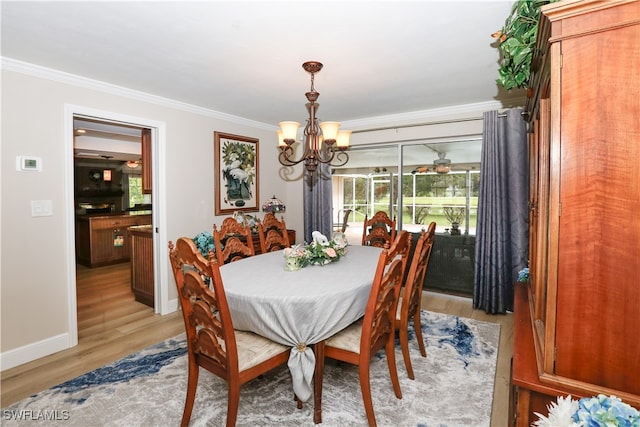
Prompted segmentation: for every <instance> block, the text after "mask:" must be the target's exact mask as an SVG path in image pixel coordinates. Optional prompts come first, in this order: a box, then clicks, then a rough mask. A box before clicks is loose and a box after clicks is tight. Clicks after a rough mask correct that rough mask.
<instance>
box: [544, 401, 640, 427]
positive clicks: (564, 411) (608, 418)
mask: <svg viewBox="0 0 640 427" xmlns="http://www.w3.org/2000/svg"><path fill="white" fill-rule="evenodd" d="M548 409H549V416H544V415H542V414H539V413H537V412H536V413H535V414H536V415H537V416H538V417H539V419H538V420H537V421H535V422H534V423H533V425H534V426H536V427H640V412H638V410H637V409H635V408H633V407H632V406H630V405H628V404H626V403H624V402H623V401H622V400H620V399H619V398H618V397H616V396H609V397H608V396H605V395H604V394H599V395H598V396H597V397H585V398H582V399H580V400H579V401H576V400H572V399H571V396H567V397H562V396H559V397H558V402H557V403H555V402H553V403H551V405H549V406H548Z"/></svg>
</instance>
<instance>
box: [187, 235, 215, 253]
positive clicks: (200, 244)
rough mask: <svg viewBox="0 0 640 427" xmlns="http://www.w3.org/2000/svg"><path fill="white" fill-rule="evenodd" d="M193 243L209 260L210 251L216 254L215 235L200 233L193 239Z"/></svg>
mask: <svg viewBox="0 0 640 427" xmlns="http://www.w3.org/2000/svg"><path fill="white" fill-rule="evenodd" d="M192 240H193V243H195V244H196V248H198V251H200V253H201V254H202V256H203V257H205V258H207V259H208V258H209V251H212V252H215V250H216V248H215V244H214V242H213V234H211V233H209V232H208V231H204V232H202V233H198V234H197V235H196V237H194V238H193V239H192Z"/></svg>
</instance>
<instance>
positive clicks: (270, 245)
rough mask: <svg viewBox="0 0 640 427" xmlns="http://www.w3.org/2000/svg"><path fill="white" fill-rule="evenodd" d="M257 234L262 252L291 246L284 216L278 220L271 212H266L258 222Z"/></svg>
mask: <svg viewBox="0 0 640 427" xmlns="http://www.w3.org/2000/svg"><path fill="white" fill-rule="evenodd" d="M258 236H259V237H260V248H261V250H262V253H267V252H273V251H279V250H282V249H285V248H289V247H291V242H289V233H287V225H286V224H285V221H284V218H282V219H281V220H278V219H277V218H276V216H275V214H273V213H272V212H267V213H266V214H265V215H264V218H263V219H262V221H260V222H258Z"/></svg>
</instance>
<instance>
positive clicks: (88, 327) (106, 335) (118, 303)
mask: <svg viewBox="0 0 640 427" xmlns="http://www.w3.org/2000/svg"><path fill="white" fill-rule="evenodd" d="M77 294H78V345H77V346H76V347H73V348H70V349H67V350H63V351H60V352H58V353H55V354H52V355H50V356H47V357H43V358H41V359H38V360H34V361H32V362H29V363H25V364H24V365H20V366H17V367H15V368H13V369H9V370H6V371H4V372H2V376H1V378H2V380H1V389H2V392H1V403H0V406H2V407H5V406H7V405H10V404H12V403H14V402H16V401H18V400H20V399H23V398H25V397H27V396H29V395H31V394H34V393H37V392H39V391H42V390H45V389H47V388H49V387H52V386H54V385H57V384H60V383H62V382H64V381H66V380H69V379H71V378H74V377H76V376H78V375H81V374H83V373H86V372H89V371H91V370H93V369H96V368H99V367H101V366H103V365H105V364H107V363H110V362H113V361H115V360H118V359H120V358H121V357H124V356H126V355H128V354H130V353H133V352H135V351H138V350H140V349H142V348H144V347H147V346H149V345H151V344H155V343H157V342H159V341H161V340H163V339H166V338H170V337H173V336H175V335H177V334H179V333H181V332H183V331H184V325H183V322H182V316H181V313H180V312H175V313H172V314H169V315H166V316H160V315H156V314H154V313H153V309H152V308H150V307H148V306H146V305H144V304H141V303H138V302H136V301H135V300H134V298H133V294H132V293H131V289H130V280H129V264H128V263H125V264H117V265H113V266H107V267H100V268H93V269H89V268H86V267H82V266H79V267H78V274H77ZM422 307H423V308H424V309H426V310H430V311H434V312H440V313H447V314H452V315H456V316H461V317H467V318H472V319H477V320H482V321H485V322H493V323H498V324H500V326H501V333H500V346H499V349H498V364H497V370H496V378H495V388H494V395H493V408H492V417H491V426H493V427H502V426H507V425H508V422H507V418H508V409H509V374H510V366H511V356H512V354H513V315H512V314H506V315H488V314H486V313H485V312H484V311H481V310H474V309H473V308H472V304H471V300H470V299H468V298H462V297H458V296H451V295H445V294H439V293H432V292H425V294H424V297H423V304H422ZM461 404H463V402H461Z"/></svg>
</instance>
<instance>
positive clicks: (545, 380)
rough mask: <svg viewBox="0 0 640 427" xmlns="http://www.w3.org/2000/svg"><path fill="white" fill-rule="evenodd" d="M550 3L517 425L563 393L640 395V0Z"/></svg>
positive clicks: (534, 146) (545, 13) (542, 37)
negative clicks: (639, 334)
mask: <svg viewBox="0 0 640 427" xmlns="http://www.w3.org/2000/svg"><path fill="white" fill-rule="evenodd" d="M541 11H542V14H541V19H540V25H539V29H538V42H537V46H536V52H537V53H536V55H535V56H534V58H533V61H532V64H533V66H532V80H531V82H530V86H531V87H530V91H529V92H530V94H531V98H530V99H529V100H528V102H527V106H526V110H527V112H528V118H529V126H530V131H531V137H530V162H531V163H530V176H531V187H530V207H531V210H530V218H529V219H530V236H529V238H530V244H529V249H530V255H529V256H530V266H529V267H530V276H531V277H530V282H529V284H528V285H526V287H525V290H526V292H524V293H522V292H518V293H517V298H520V301H518V300H516V306H515V307H516V308H515V309H516V310H517V311H519V313H515V319H516V321H517V319H522V318H523V317H522V316H523V314H524V319H527V320H528V322H529V324H528V325H520V326H521V327H518V325H514V330H515V333H514V360H513V372H512V384H513V393H512V398H513V399H514V401H513V402H512V403H513V404H514V412H515V414H516V415H515V424H517V425H519V426H528V425H530V424H531V421H532V417H533V414H532V412H533V411H534V410H538V411H540V410H541V409H543V411H542V412H545V411H544V406H545V405H546V404H548V403H549V402H550V401H553V400H555V398H556V396H557V395H560V394H571V395H573V396H574V397H585V396H593V395H597V394H599V393H603V394H606V395H612V394H613V395H616V396H618V397H620V398H621V399H622V400H623V401H625V402H626V403H628V404H630V405H632V406H634V407H640V382H639V381H638V378H640V363H639V361H640V340H639V339H638V332H637V331H638V330H639V329H640V314H639V311H638V306H639V305H640V263H638V259H637V258H638V253H640V221H638V220H637V213H638V212H640V187H639V183H640V168H639V167H638V159H640V143H639V140H638V135H640V120H639V119H638V118H639V117H640V104H639V101H638V100H639V99H640V85H639V84H638V82H639V81H640V62H639V59H638V58H640V44H639V43H638V40H640V1H637V0H619V1H598V0H582V1H576V0H565V1H560V2H558V3H552V4H549V5H547V6H543V7H542V8H541ZM517 286H523V285H522V284H518V285H517ZM523 311H524V313H523ZM545 413H546V412H545ZM533 419H535V418H533Z"/></svg>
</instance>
